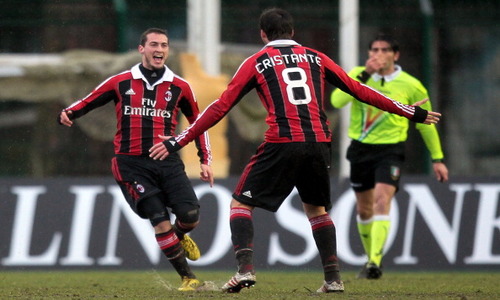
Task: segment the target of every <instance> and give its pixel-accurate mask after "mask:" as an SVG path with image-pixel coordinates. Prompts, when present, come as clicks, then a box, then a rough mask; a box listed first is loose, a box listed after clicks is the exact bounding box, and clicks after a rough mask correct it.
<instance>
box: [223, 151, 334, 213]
mask: <svg viewBox="0 0 500 300" xmlns="http://www.w3.org/2000/svg"><path fill="white" fill-rule="evenodd" d="M330 162H331V145H330V143H313V142H295V143H267V142H264V143H263V144H261V145H260V146H259V148H258V149H257V153H256V154H255V155H254V156H252V158H251V159H250V162H249V163H248V164H247V166H246V167H245V169H244V171H243V174H242V175H241V177H240V179H239V182H238V185H237V186H236V188H235V190H234V193H233V197H234V199H236V200H238V201H239V202H241V203H243V204H246V205H250V206H254V207H260V208H263V209H266V210H268V211H272V212H275V211H277V210H278V208H279V207H280V206H281V204H282V203H283V201H284V200H285V199H286V197H288V195H289V194H290V193H291V192H292V190H293V188H294V187H296V188H297V191H298V193H299V195H300V198H301V200H302V202H304V203H307V204H312V205H316V206H325V207H326V209H327V210H329V209H330V208H331V201H330Z"/></svg>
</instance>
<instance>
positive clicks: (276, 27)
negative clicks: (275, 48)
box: [259, 8, 293, 41]
mask: <svg viewBox="0 0 500 300" xmlns="http://www.w3.org/2000/svg"><path fill="white" fill-rule="evenodd" d="M259 26H260V29H262V30H263V31H264V32H265V33H266V35H267V38H268V39H269V40H270V41H274V40H277V39H290V38H292V33H293V18H292V15H291V14H290V13H289V12H287V11H286V10H284V9H281V8H269V9H266V10H264V12H262V14H261V15H260V21H259Z"/></svg>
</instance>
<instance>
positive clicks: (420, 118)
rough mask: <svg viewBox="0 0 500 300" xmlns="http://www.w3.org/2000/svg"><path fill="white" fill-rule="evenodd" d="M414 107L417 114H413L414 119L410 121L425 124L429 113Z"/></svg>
mask: <svg viewBox="0 0 500 300" xmlns="http://www.w3.org/2000/svg"><path fill="white" fill-rule="evenodd" d="M414 107H415V113H414V114H413V117H411V119H410V121H413V122H416V123H424V122H425V120H426V119H427V114H428V113H429V112H428V111H426V110H425V109H423V108H421V107H420V106H414Z"/></svg>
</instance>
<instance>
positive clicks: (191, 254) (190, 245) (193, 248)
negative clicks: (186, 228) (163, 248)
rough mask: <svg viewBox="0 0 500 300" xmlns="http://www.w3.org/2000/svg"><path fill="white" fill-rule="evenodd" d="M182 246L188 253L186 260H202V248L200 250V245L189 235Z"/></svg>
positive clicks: (182, 242)
mask: <svg viewBox="0 0 500 300" xmlns="http://www.w3.org/2000/svg"><path fill="white" fill-rule="evenodd" d="M181 246H182V248H183V249H184V252H185V253H186V258H187V259H190V260H197V259H199V258H200V256H201V253H200V248H198V245H196V243H195V242H194V241H193V239H192V238H190V237H189V235H187V234H185V235H184V238H183V239H182V240H181Z"/></svg>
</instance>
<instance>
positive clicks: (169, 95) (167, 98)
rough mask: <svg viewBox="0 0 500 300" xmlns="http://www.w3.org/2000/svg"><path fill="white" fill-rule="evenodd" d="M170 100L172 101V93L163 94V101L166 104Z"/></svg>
mask: <svg viewBox="0 0 500 300" xmlns="http://www.w3.org/2000/svg"><path fill="white" fill-rule="evenodd" d="M170 100H172V92H171V91H167V92H166V93H165V101H167V102H168V101H170Z"/></svg>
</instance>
